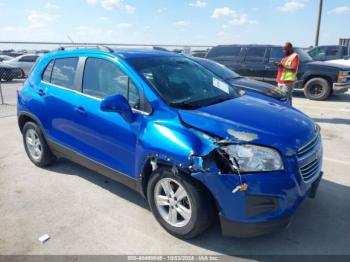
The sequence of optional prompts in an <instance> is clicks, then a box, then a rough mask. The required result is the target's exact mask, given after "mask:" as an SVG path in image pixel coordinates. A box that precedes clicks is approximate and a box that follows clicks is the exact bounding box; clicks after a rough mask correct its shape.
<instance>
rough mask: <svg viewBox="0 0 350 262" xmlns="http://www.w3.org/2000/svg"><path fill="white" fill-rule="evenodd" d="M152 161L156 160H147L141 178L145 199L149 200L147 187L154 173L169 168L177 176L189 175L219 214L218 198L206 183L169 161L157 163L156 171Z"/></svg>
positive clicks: (142, 192)
mask: <svg viewBox="0 0 350 262" xmlns="http://www.w3.org/2000/svg"><path fill="white" fill-rule="evenodd" d="M152 161H154V159H152V158H149V159H147V161H146V162H145V165H144V167H143V172H142V176H141V187H142V188H141V194H142V195H143V197H145V198H147V185H148V181H149V180H150V178H151V176H152V174H153V172H154V171H156V170H157V169H159V168H168V169H169V170H171V171H172V172H173V173H174V175H176V172H181V173H183V174H185V175H187V177H188V178H189V179H190V180H191V181H193V182H194V183H195V184H196V185H197V186H199V187H200V188H201V190H203V191H204V192H205V193H206V194H207V195H208V196H209V198H210V200H211V203H212V204H213V208H214V210H215V213H216V214H218V213H219V210H220V208H219V204H218V203H217V201H216V198H215V197H214V196H213V194H212V192H211V191H210V190H209V189H208V188H207V187H206V186H205V184H204V183H202V182H201V181H200V180H198V179H195V178H194V177H192V176H191V173H190V171H189V170H188V169H185V168H183V167H179V166H175V165H173V164H172V163H170V162H167V161H159V160H158V161H157V168H156V169H154V168H153V166H152Z"/></svg>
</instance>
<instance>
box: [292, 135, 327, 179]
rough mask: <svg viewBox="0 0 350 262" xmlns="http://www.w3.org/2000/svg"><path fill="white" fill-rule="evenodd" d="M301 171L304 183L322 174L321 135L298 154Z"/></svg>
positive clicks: (303, 147)
mask: <svg viewBox="0 0 350 262" xmlns="http://www.w3.org/2000/svg"><path fill="white" fill-rule="evenodd" d="M297 157H298V163H299V171H300V175H301V177H302V178H303V180H304V182H309V181H311V180H313V178H314V177H316V176H318V175H319V174H320V172H321V165H322V142H321V137H320V135H317V136H316V137H314V138H313V139H312V140H311V141H309V142H308V143H307V144H305V145H304V146H302V147H301V148H300V149H299V150H298V153H297Z"/></svg>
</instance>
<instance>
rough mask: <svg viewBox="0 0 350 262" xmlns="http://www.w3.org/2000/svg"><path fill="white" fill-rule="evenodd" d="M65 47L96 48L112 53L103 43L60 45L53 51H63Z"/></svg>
mask: <svg viewBox="0 0 350 262" xmlns="http://www.w3.org/2000/svg"><path fill="white" fill-rule="evenodd" d="M67 49H97V50H100V51H105V52H109V53H113V52H114V51H113V49H112V48H110V47H108V46H104V45H88V44H86V45H65V46H60V47H59V48H57V49H55V50H54V51H64V50H67Z"/></svg>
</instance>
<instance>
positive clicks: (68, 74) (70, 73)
mask: <svg viewBox="0 0 350 262" xmlns="http://www.w3.org/2000/svg"><path fill="white" fill-rule="evenodd" d="M78 61H79V58H59V59H56V60H55V63H54V66H53V70H52V74H51V83H52V84H55V85H59V86H63V87H66V88H69V89H73V90H74V89H76V88H75V87H74V81H75V73H76V71H77V65H78Z"/></svg>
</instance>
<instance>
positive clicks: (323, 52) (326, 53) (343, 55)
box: [308, 45, 350, 61]
mask: <svg viewBox="0 0 350 262" xmlns="http://www.w3.org/2000/svg"><path fill="white" fill-rule="evenodd" d="M308 54H309V55H310V56H311V57H312V59H313V60H316V61H326V60H333V59H348V58H349V57H350V47H347V46H341V45H323V46H318V47H314V48H312V49H310V50H309V51H308Z"/></svg>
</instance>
